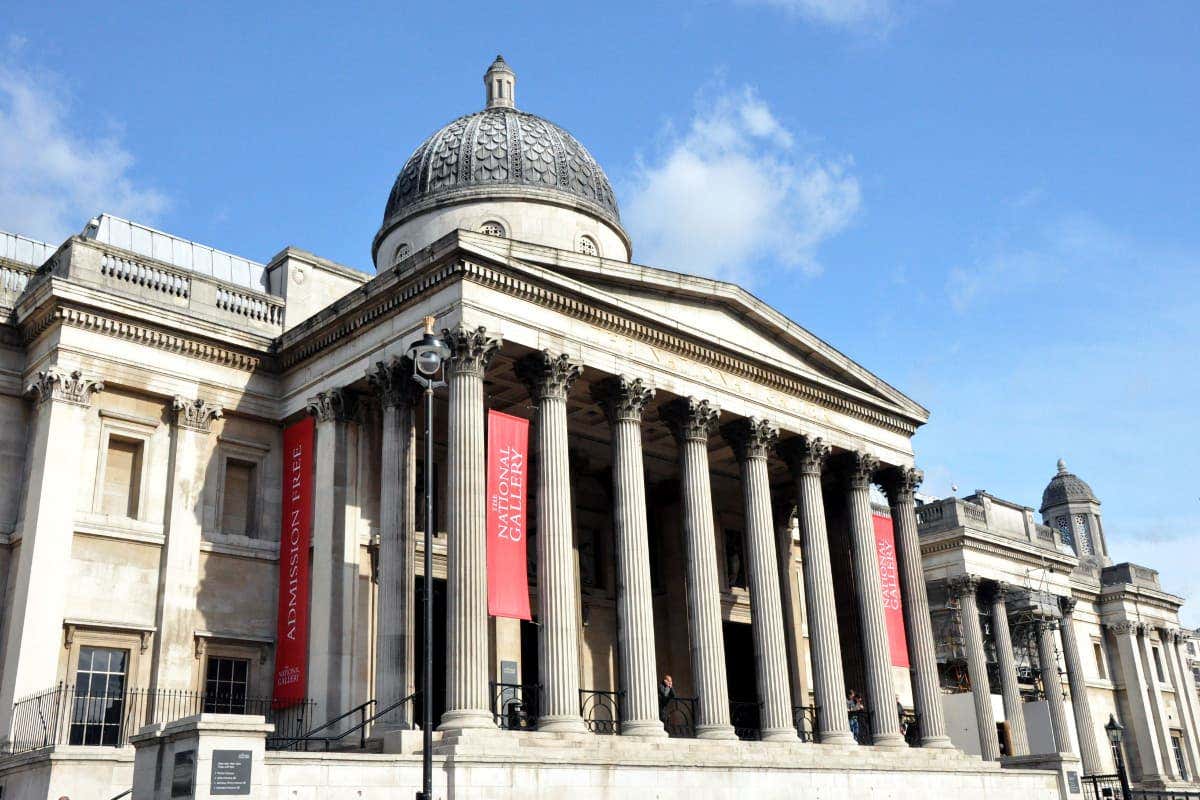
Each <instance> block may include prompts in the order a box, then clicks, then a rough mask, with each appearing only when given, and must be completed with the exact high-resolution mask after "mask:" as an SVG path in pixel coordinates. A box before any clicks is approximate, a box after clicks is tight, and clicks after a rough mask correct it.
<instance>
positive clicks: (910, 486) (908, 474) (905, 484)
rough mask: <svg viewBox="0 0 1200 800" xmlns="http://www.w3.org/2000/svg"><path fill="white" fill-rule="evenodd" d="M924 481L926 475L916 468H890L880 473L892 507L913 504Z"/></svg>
mask: <svg viewBox="0 0 1200 800" xmlns="http://www.w3.org/2000/svg"><path fill="white" fill-rule="evenodd" d="M924 480H925V473H924V472H922V471H921V470H919V469H917V468H916V467H890V468H887V469H884V470H882V471H881V472H880V473H879V483H880V485H881V486H882V487H883V491H884V494H886V495H887V498H888V502H889V503H891V504H892V505H898V504H900V503H903V502H911V501H912V499H913V495H914V494H915V493H916V491H917V488H918V487H919V486H920V485H921V483H922V481H924Z"/></svg>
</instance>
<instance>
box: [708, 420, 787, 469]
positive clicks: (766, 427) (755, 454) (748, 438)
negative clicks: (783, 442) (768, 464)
mask: <svg viewBox="0 0 1200 800" xmlns="http://www.w3.org/2000/svg"><path fill="white" fill-rule="evenodd" d="M721 433H722V434H723V435H724V436H725V440H726V441H727V442H729V446H730V447H732V448H733V453H734V455H735V456H736V457H737V460H738V461H745V460H747V459H750V458H766V457H767V456H768V455H769V454H770V452H771V450H773V449H774V448H775V445H776V443H778V441H779V428H778V427H777V426H776V425H775V424H774V423H772V422H770V421H768V420H765V419H762V418H760V417H743V418H742V419H738V420H734V421H733V422H731V423H729V424H728V425H726V426H724V427H723V428H721Z"/></svg>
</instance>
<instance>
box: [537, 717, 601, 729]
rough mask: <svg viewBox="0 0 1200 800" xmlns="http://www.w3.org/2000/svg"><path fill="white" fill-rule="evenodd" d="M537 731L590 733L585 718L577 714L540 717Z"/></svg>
mask: <svg viewBox="0 0 1200 800" xmlns="http://www.w3.org/2000/svg"><path fill="white" fill-rule="evenodd" d="M537 729H538V731H539V732H541V733H588V732H589V731H588V729H587V725H584V724H583V717H580V716H577V715H575V714H559V715H555V716H546V717H538V723H537Z"/></svg>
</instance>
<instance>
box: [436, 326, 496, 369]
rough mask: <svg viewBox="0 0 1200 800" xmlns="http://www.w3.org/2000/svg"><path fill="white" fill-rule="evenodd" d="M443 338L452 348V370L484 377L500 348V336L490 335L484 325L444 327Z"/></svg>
mask: <svg viewBox="0 0 1200 800" xmlns="http://www.w3.org/2000/svg"><path fill="white" fill-rule="evenodd" d="M442 339H443V341H445V342H446V346H447V347H449V348H450V363H449V367H450V371H451V372H457V373H459V374H471V375H477V376H479V377H483V373H484V372H486V371H487V368H488V365H489V364H491V363H492V358H494V357H495V355H496V353H497V351H499V350H500V344H501V339H500V337H499V336H489V335H488V332H487V329H486V328H484V327H483V326H482V325H481V326H479V327H478V328H471V327H469V326H467V325H464V324H463V323H461V322H460V323H459V324H458V326H457V327H455V328H454V329H453V330H451V329H449V328H443V329H442Z"/></svg>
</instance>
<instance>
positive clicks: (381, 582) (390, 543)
mask: <svg viewBox="0 0 1200 800" xmlns="http://www.w3.org/2000/svg"><path fill="white" fill-rule="evenodd" d="M412 376H413V369H412V362H411V361H409V360H408V359H407V358H405V359H394V360H393V361H392V362H391V363H387V364H385V363H383V362H380V363H378V364H376V365H375V369H373V370H371V371H369V372H368V373H367V379H368V381H369V382H370V384H371V387H372V388H373V389H374V390H375V392H376V394H377V395H378V397H379V403H380V408H381V415H382V431H381V436H380V439H381V441H380V458H381V460H380V471H379V570H378V586H379V589H378V592H379V594H378V597H379V600H378V603H379V607H378V612H377V614H376V616H377V622H376V624H375V698H376V699H377V700H378V701H379V704H380V705H381V706H386V705H389V704H391V703H392V702H393V701H395V700H399V699H401V698H403V697H408V696H409V695H410V694H412V693H413V692H414V691H415V689H416V664H415V654H416V596H415V593H416V458H417V456H416V450H417V448H416V424H415V423H416V404H417V403H418V402H419V398H420V395H419V393H418V392H417V384H416V381H414V380H413V377H412ZM413 708H415V705H409V704H407V703H406V704H404V705H401V706H399V707H397V708H395V709H393V710H392V711H391V712H389V713H388V714H387V715H385V716H384V717H383V718H381V719H380V720H379V721H378V724H379V727H380V730H387V729H390V728H407V727H409V726H410V724H411V723H412V721H413V720H412V719H411V718H410V711H411V709H413Z"/></svg>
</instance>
